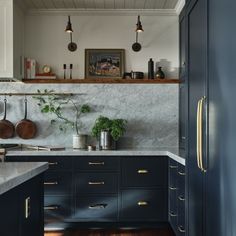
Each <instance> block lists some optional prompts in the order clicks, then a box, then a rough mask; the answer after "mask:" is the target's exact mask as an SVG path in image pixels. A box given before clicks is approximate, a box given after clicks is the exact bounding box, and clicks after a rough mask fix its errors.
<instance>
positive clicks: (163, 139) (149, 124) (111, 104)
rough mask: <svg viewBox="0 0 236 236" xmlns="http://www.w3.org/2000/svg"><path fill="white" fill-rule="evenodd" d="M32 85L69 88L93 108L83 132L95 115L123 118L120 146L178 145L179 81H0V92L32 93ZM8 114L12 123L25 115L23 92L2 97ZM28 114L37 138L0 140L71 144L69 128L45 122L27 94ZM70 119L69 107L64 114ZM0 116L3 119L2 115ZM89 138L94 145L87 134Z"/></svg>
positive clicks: (0, 111)
mask: <svg viewBox="0 0 236 236" xmlns="http://www.w3.org/2000/svg"><path fill="white" fill-rule="evenodd" d="M37 89H40V90H44V89H48V90H50V89H53V90H54V91H55V92H71V93H76V94H81V95H76V96H75V97H74V100H75V101H76V102H78V103H79V104H84V103H86V104H89V105H90V106H91V107H92V112H91V113H89V114H87V115H86V116H84V117H82V122H83V124H84V129H83V133H86V134H89V135H90V134H91V128H92V126H93V124H94V121H95V119H96V118H97V117H98V116H99V115H104V116H108V117H110V118H123V119H126V120H127V121H128V124H127V132H126V133H125V136H124V137H123V138H121V139H120V140H119V143H118V147H119V148H161V147H176V146H178V116H179V115H178V85H177V84H163V85H160V84H146V85H145V84H63V85H60V84H44V85H43V84H39V85H34V84H31V85H29V84H23V83H18V82H17V83H5V82H2V83H0V93H7V92H9V93H13V92H21V93H30V92H32V93H34V92H36V91H37ZM3 100H4V96H2V97H0V116H1V117H3ZM7 101H8V113H7V119H8V120H10V121H11V122H13V123H14V124H15V123H17V122H18V121H19V120H21V119H23V117H24V97H20V96H11V97H7ZM28 102H29V104H28V118H29V119H31V120H33V121H34V122H35V123H36V124H37V127H38V134H37V137H35V138H34V139H31V140H22V139H20V138H18V137H14V138H13V139H8V140H0V143H24V144H32V145H54V146H59V145H62V146H66V147H71V146H72V134H73V133H74V132H73V130H69V131H67V133H63V132H61V131H59V129H58V128H56V127H53V126H51V125H50V118H49V116H48V115H47V114H42V113H41V112H40V109H39V107H38V106H37V101H36V100H34V99H32V98H31V97H28ZM67 115H68V117H71V118H72V119H73V117H74V115H73V113H72V112H68V113H67ZM1 119H2V118H1ZM89 143H91V144H95V143H96V140H95V139H93V138H91V139H90V141H89Z"/></svg>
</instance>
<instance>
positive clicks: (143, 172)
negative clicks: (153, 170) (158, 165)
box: [137, 169, 149, 174]
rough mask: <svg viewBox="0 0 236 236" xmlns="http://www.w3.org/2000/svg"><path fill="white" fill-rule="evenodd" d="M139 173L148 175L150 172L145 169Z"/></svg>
mask: <svg viewBox="0 0 236 236" xmlns="http://www.w3.org/2000/svg"><path fill="white" fill-rule="evenodd" d="M137 172H138V174H148V172H149V171H148V170H145V169H143V170H138V171H137Z"/></svg>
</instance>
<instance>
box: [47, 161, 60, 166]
mask: <svg viewBox="0 0 236 236" xmlns="http://www.w3.org/2000/svg"><path fill="white" fill-rule="evenodd" d="M48 165H50V166H56V165H58V162H57V161H56V162H48Z"/></svg>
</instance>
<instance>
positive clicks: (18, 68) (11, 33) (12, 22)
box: [0, 0, 24, 80]
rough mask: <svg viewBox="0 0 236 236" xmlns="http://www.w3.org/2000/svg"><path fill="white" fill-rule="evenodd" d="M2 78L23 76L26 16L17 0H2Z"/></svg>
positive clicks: (0, 37)
mask: <svg viewBox="0 0 236 236" xmlns="http://www.w3.org/2000/svg"><path fill="white" fill-rule="evenodd" d="M0 29H1V34H0V80H1V79H5V78H18V79H20V78H22V77H23V72H22V63H23V62H22V60H23V34H24V17H23V13H22V12H21V10H20V8H19V7H18V6H17V0H0Z"/></svg>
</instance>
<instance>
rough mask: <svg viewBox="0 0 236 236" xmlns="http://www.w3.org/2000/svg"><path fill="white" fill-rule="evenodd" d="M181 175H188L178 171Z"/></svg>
mask: <svg viewBox="0 0 236 236" xmlns="http://www.w3.org/2000/svg"><path fill="white" fill-rule="evenodd" d="M178 174H179V175H186V174H185V172H181V171H178Z"/></svg>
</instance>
